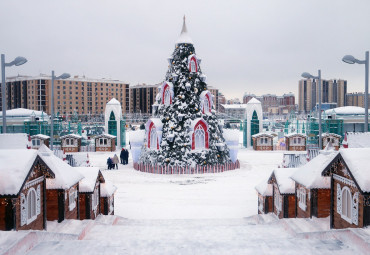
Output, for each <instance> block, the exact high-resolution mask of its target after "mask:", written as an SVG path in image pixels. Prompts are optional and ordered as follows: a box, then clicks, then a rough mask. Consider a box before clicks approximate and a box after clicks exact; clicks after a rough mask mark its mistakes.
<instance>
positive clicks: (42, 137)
mask: <svg viewBox="0 0 370 255" xmlns="http://www.w3.org/2000/svg"><path fill="white" fill-rule="evenodd" d="M32 138H40V139H44V140H46V139H50V136H48V135H43V134H38V135H33V136H31V139H32Z"/></svg>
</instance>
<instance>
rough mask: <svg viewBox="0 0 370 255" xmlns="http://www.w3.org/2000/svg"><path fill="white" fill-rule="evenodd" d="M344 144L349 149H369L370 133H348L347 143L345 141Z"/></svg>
mask: <svg viewBox="0 0 370 255" xmlns="http://www.w3.org/2000/svg"><path fill="white" fill-rule="evenodd" d="M343 144H346V145H348V148H369V147H370V132H348V133H347V141H343Z"/></svg>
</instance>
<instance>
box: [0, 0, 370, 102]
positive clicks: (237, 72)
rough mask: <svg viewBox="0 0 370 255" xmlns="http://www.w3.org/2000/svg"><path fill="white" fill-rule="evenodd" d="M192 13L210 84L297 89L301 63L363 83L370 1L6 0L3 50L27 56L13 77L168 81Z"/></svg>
mask: <svg viewBox="0 0 370 255" xmlns="http://www.w3.org/2000/svg"><path fill="white" fill-rule="evenodd" d="M184 14H185V15H186V21H187V27H188V32H189V34H190V36H191V38H192V39H193V41H194V46H195V49H196V53H197V55H199V56H200V57H201V58H202V60H203V61H202V65H201V67H202V70H203V72H204V73H205V74H206V75H207V77H208V84H209V85H211V86H213V87H216V88H219V89H220V91H221V92H222V93H223V94H225V95H226V97H227V98H234V97H239V98H242V96H243V94H244V93H245V92H250V93H254V94H257V95H260V94H264V93H275V94H278V95H281V94H283V93H286V92H290V91H291V92H294V93H295V94H296V96H297V92H298V80H299V79H301V78H300V74H301V73H302V72H304V71H307V72H311V73H312V74H315V75H316V74H317V70H318V69H321V70H322V76H323V78H324V79H332V78H337V79H339V78H340V79H346V80H347V81H348V91H349V92H353V91H363V90H364V76H365V75H364V65H348V64H345V63H343V62H342V61H341V58H342V57H343V55H346V54H352V55H354V56H355V57H357V58H359V59H363V58H364V56H365V51H366V50H370V1H369V0H363V1H360V0H358V1H357V0H351V1H350V0H347V1H344V0H330V1H329V0H300V1H297V0H290V1H288V0H285V1H282V0H269V1H263V0H255V1H252V0H248V1H247V0H241V1H233V0H228V1H216V0H213V1H212V0H209V1H200V0H197V1H193V0H187V1H174V0H155V1H154V0H153V1H139V0H135V1H123V0H121V1H118V0H117V1H110V0H104V1H101V0H99V1H97V0H84V1H78V0H63V1H56V0H45V1H39V0H33V1H30V0H24V1H17V0H12V1H5V0H1V1H0V31H1V33H0V53H5V54H6V61H7V62H9V61H11V60H12V59H13V58H14V57H16V56H18V55H20V56H24V57H26V58H27V59H28V61H29V62H28V63H27V64H25V65H23V66H20V67H11V68H7V70H6V74H7V76H12V75H17V74H25V75H38V74H39V73H46V74H49V73H50V72H51V70H53V69H54V70H55V72H56V74H57V75H58V74H61V73H62V72H69V73H70V74H71V75H85V76H87V77H91V78H112V79H119V80H122V81H126V82H129V83H130V84H131V85H135V84H138V83H147V84H155V83H159V82H161V81H163V79H164V77H165V73H166V71H167V68H168V66H167V65H168V64H167V57H168V56H170V54H171V53H172V52H173V49H174V46H175V45H174V44H175V41H176V39H177V38H178V36H179V34H180V31H181V27H182V21H183V19H182V18H183V15H184Z"/></svg>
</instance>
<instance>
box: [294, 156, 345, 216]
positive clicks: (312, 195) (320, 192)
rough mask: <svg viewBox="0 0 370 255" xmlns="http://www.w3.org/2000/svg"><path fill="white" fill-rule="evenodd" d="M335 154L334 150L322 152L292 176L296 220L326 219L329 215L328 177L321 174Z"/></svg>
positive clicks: (329, 190)
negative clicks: (294, 191) (295, 198)
mask: <svg viewBox="0 0 370 255" xmlns="http://www.w3.org/2000/svg"><path fill="white" fill-rule="evenodd" d="M337 154H338V152H336V151H334V150H331V151H325V152H322V153H321V154H319V155H318V156H316V157H315V158H314V159H312V160H311V161H309V162H308V163H307V164H305V165H303V166H302V167H300V168H299V171H296V172H295V173H294V174H293V175H292V177H291V178H292V179H293V180H294V181H295V189H296V195H297V217H298V218H312V216H314V217H316V218H326V217H328V216H329V215H330V192H331V189H330V183H331V182H330V177H323V176H322V175H321V173H322V171H323V170H324V169H326V168H327V167H329V166H330V163H331V161H332V160H333V159H334V158H335V157H336V155H337Z"/></svg>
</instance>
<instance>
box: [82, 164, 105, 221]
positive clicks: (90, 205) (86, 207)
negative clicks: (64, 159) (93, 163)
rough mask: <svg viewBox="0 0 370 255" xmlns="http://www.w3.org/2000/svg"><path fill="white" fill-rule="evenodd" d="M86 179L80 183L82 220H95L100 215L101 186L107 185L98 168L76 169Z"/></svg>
mask: <svg viewBox="0 0 370 255" xmlns="http://www.w3.org/2000/svg"><path fill="white" fill-rule="evenodd" d="M75 170H76V171H78V172H79V173H80V174H81V175H82V176H83V177H84V178H83V179H82V180H81V181H80V197H79V204H80V219H81V220H84V219H92V220H94V219H95V218H96V217H97V216H98V215H99V214H100V184H101V183H105V180H104V177H103V175H102V173H101V172H100V170H99V168H98V167H75Z"/></svg>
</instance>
